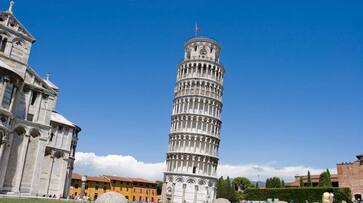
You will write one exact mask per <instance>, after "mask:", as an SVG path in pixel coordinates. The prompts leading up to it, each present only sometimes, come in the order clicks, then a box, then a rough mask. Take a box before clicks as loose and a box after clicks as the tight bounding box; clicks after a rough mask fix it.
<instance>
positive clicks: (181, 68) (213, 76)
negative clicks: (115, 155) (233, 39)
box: [161, 37, 225, 203]
mask: <svg viewBox="0 0 363 203" xmlns="http://www.w3.org/2000/svg"><path fill="white" fill-rule="evenodd" d="M184 50H185V56H184V60H183V61H182V62H181V63H180V64H179V65H178V68H177V81H176V87H175V90H174V105H173V113H172V118H171V129H170V134H169V149H168V153H167V158H166V165H167V169H166V172H165V173H164V184H163V191H162V197H161V198H162V202H170V203H210V202H212V201H213V200H214V199H215V196H216V194H215V193H216V188H215V187H216V182H217V177H216V176H217V174H216V171H217V165H218V148H219V143H220V128H221V123H222V122H221V111H222V105H223V104H222V95H223V78H224V73H225V71H224V67H223V65H222V64H221V63H220V46H219V45H218V43H217V42H216V41H214V40H212V39H209V38H204V37H195V38H192V39H190V40H188V41H187V42H186V44H185V46H184Z"/></svg>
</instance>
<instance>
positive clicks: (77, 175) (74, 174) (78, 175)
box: [72, 173, 82, 180]
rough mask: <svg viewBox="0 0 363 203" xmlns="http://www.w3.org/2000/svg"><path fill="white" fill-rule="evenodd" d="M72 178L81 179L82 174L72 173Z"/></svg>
mask: <svg viewBox="0 0 363 203" xmlns="http://www.w3.org/2000/svg"><path fill="white" fill-rule="evenodd" d="M72 179H74V180H81V179H82V176H81V175H80V174H79V173H72Z"/></svg>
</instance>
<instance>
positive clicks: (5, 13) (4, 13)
mask: <svg viewBox="0 0 363 203" xmlns="http://www.w3.org/2000/svg"><path fill="white" fill-rule="evenodd" d="M0 15H2V16H7V17H8V18H11V20H12V21H14V23H15V24H18V27H14V28H11V29H12V30H15V31H16V32H17V33H20V34H21V35H23V36H25V37H26V38H28V39H29V40H30V41H31V42H32V43H34V42H35V38H34V37H33V35H32V34H31V33H30V32H29V31H28V30H27V29H26V28H25V26H24V25H23V24H21V23H20V21H19V20H18V19H17V18H16V17H15V15H13V13H11V12H9V11H1V12H0Z"/></svg>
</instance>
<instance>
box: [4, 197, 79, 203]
mask: <svg viewBox="0 0 363 203" xmlns="http://www.w3.org/2000/svg"><path fill="white" fill-rule="evenodd" d="M61 202H64V203H66V202H67V201H59V200H41V199H6V198H0V203H61ZM68 202H70V203H72V202H71V201H68Z"/></svg>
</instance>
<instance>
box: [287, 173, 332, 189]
mask: <svg viewBox="0 0 363 203" xmlns="http://www.w3.org/2000/svg"><path fill="white" fill-rule="evenodd" d="M310 177H311V182H313V183H317V182H319V177H320V175H311V176H310ZM300 178H302V179H303V181H304V182H307V180H308V176H295V181H294V182H291V183H286V186H287V187H299V186H300ZM330 179H331V181H332V182H337V181H338V175H337V174H331V175H330Z"/></svg>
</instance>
